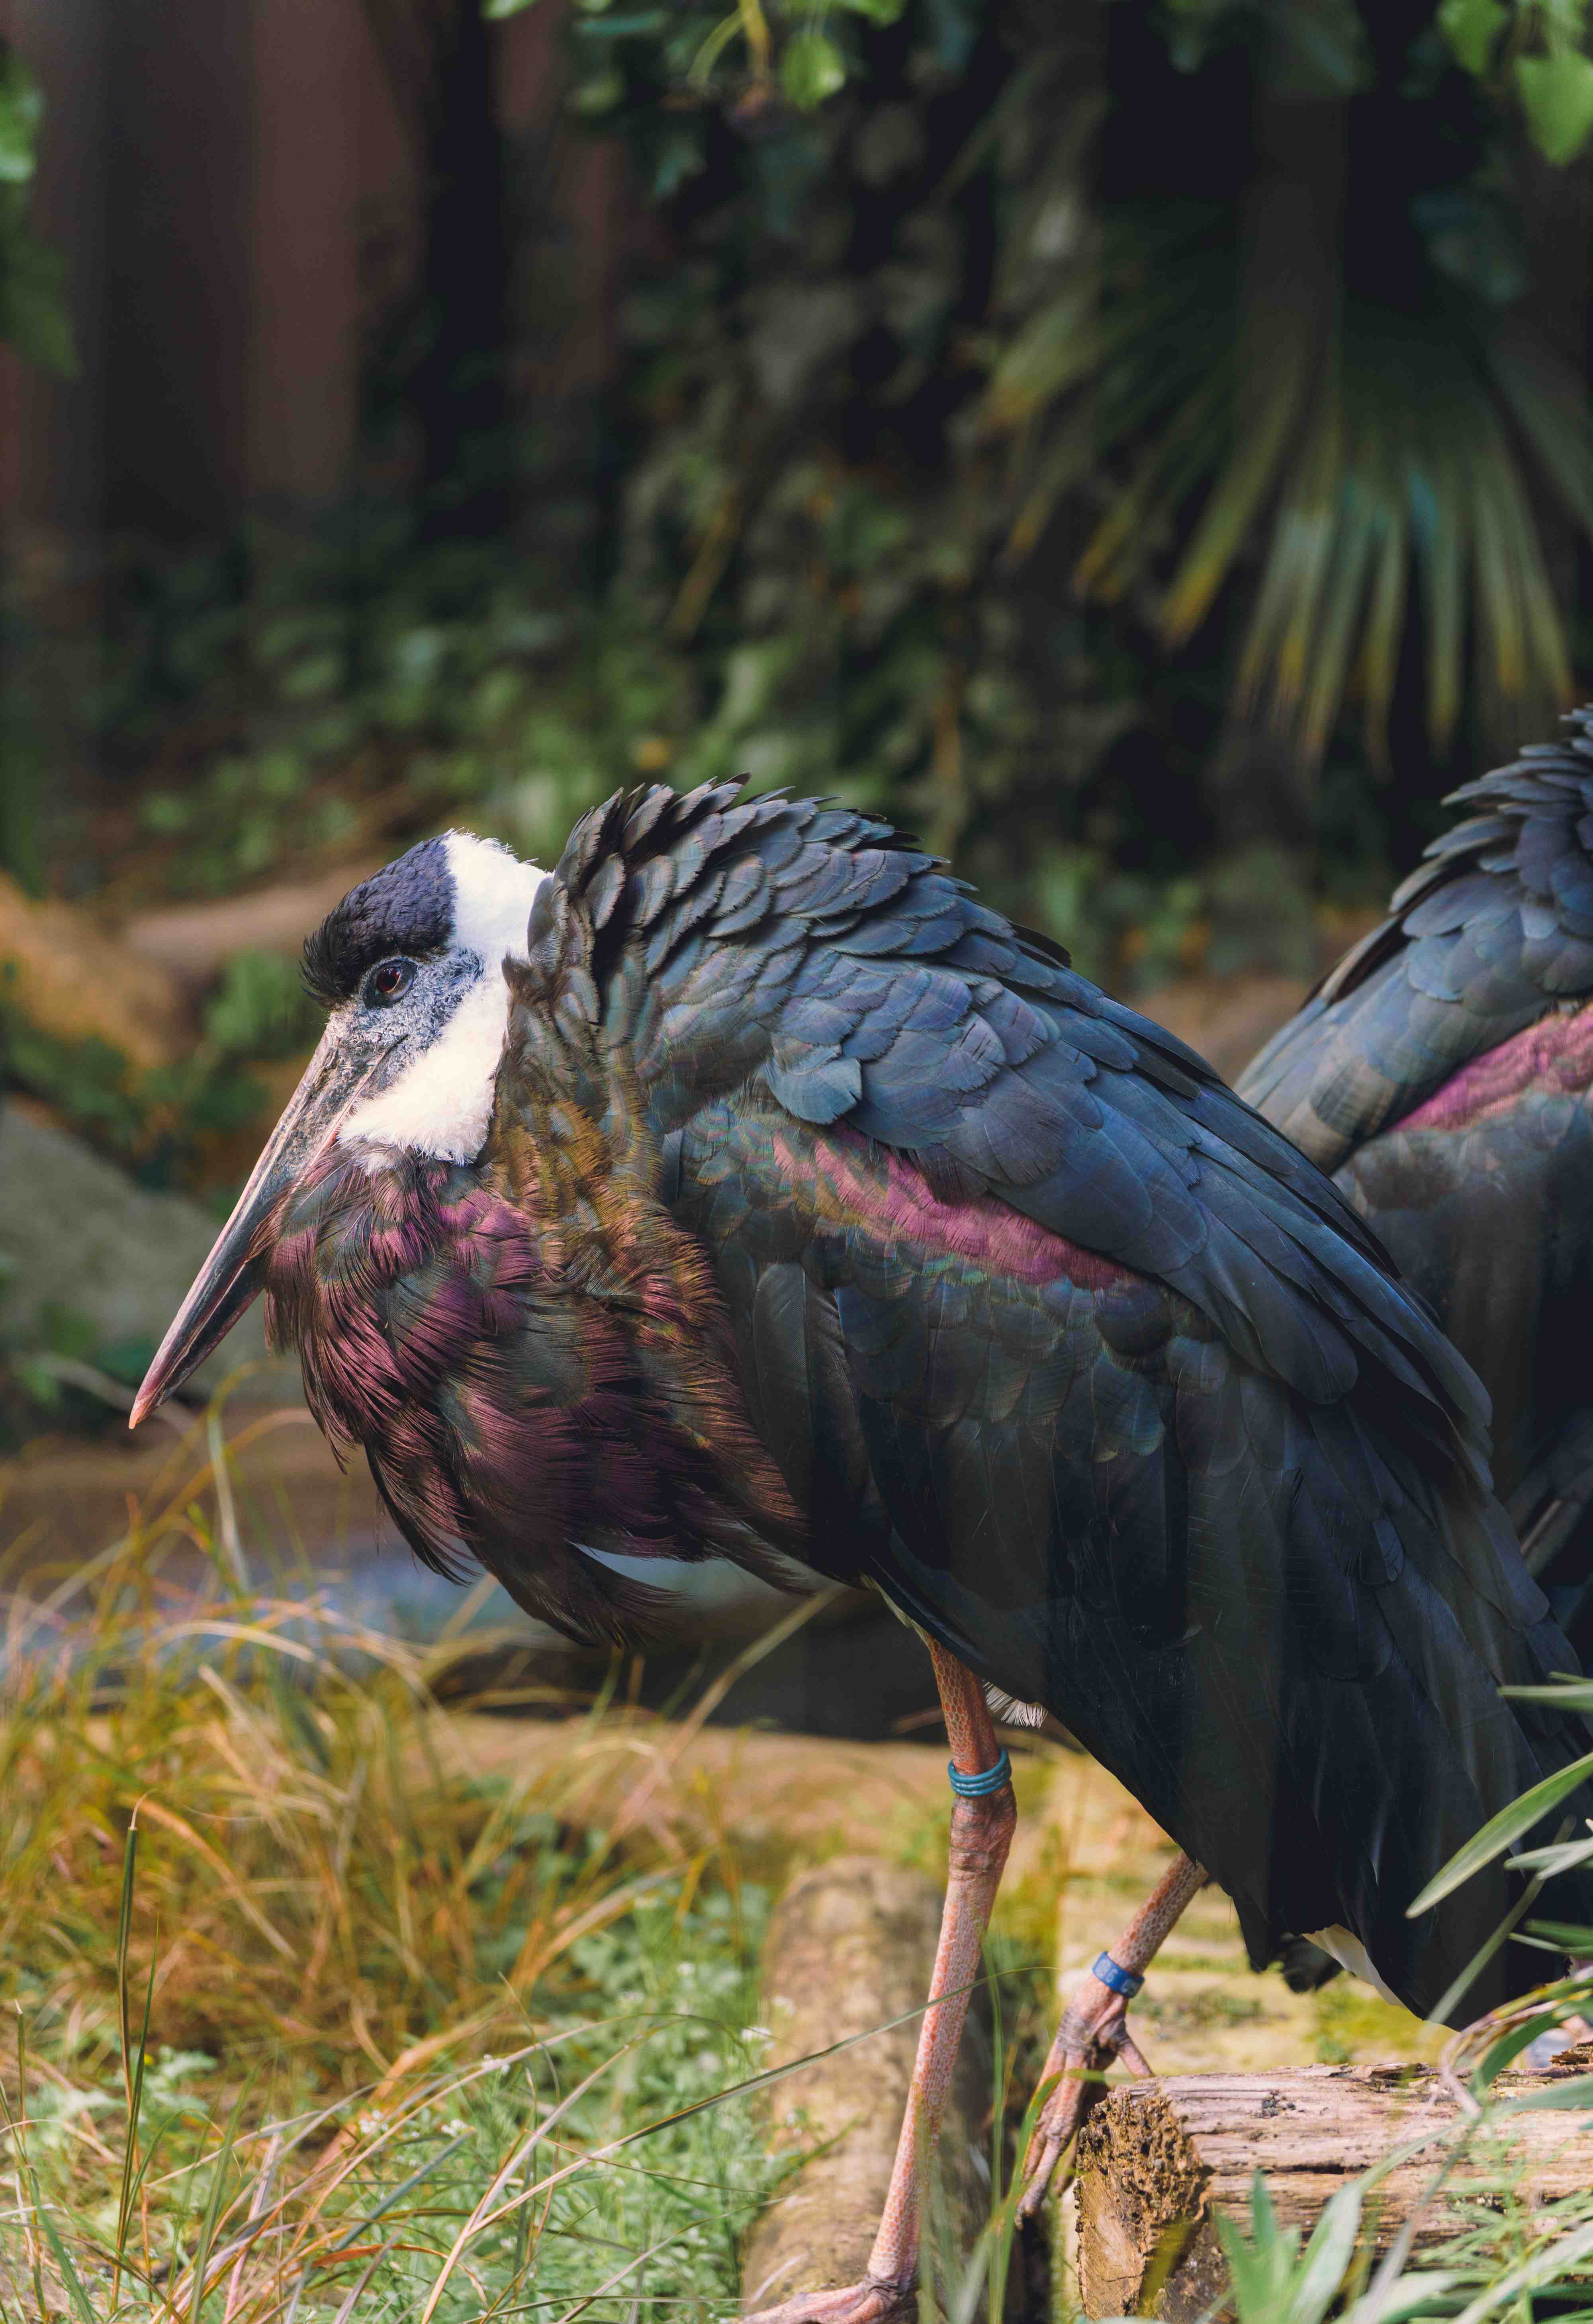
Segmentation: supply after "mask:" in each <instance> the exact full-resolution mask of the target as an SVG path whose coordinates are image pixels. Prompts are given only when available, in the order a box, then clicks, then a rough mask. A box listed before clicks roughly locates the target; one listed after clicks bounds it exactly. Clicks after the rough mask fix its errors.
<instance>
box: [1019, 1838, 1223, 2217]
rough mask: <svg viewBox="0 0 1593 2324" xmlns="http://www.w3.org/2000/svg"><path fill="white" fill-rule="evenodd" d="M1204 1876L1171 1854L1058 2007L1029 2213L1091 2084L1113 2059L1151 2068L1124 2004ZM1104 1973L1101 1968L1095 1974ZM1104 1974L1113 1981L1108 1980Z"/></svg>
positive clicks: (1024, 2210) (1028, 2190)
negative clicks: (1111, 1941)
mask: <svg viewBox="0 0 1593 2324" xmlns="http://www.w3.org/2000/svg"><path fill="white" fill-rule="evenodd" d="M1207 1877H1208V1876H1207V1874H1206V1873H1205V1872H1204V1871H1203V1870H1202V1867H1201V1866H1200V1865H1198V1864H1196V1863H1195V1862H1194V1861H1193V1859H1192V1858H1190V1857H1187V1856H1182V1855H1181V1856H1178V1857H1175V1858H1174V1861H1173V1863H1172V1865H1171V1866H1170V1867H1169V1868H1168V1869H1167V1871H1166V1872H1165V1873H1164V1874H1163V1876H1162V1877H1161V1878H1160V1880H1158V1881H1157V1883H1156V1886H1155V1887H1154V1888H1153V1889H1152V1890H1151V1893H1150V1895H1148V1896H1147V1897H1146V1901H1145V1903H1144V1904H1142V1905H1141V1906H1140V1908H1139V1910H1138V1912H1137V1913H1136V1914H1135V1915H1134V1918H1133V1919H1132V1920H1131V1921H1130V1922H1129V1923H1128V1927H1127V1928H1126V1929H1125V1930H1124V1932H1123V1933H1122V1935H1121V1936H1120V1937H1119V1939H1118V1941H1117V1943H1116V1944H1115V1945H1114V1946H1113V1947H1112V1949H1111V1950H1110V1953H1102V1954H1101V1955H1100V1959H1099V1960H1097V1961H1096V1964H1095V1968H1094V1969H1091V1971H1090V1973H1089V1975H1088V1976H1087V1977H1086V1978H1084V1979H1083V1981H1082V1984H1081V1985H1080V1986H1079V1987H1078V1988H1077V1989H1076V1991H1075V1992H1074V1994H1073V1999H1072V2000H1071V2001H1070V2002H1069V2003H1068V2006H1067V2007H1066V2009H1065V2010H1064V2012H1063V2018H1062V2023H1061V2024H1060V2025H1059V2026H1058V2027H1057V2029H1056V2039H1055V2041H1054V2042H1053V2043H1052V2044H1051V2054H1050V2056H1049V2057H1048V2058H1047V2059H1046V2061H1045V2067H1044V2070H1043V2071H1042V2073H1041V2076H1040V2079H1041V2080H1042V2082H1046V2081H1049V2080H1050V2079H1051V2077H1052V2076H1053V2075H1054V2074H1055V2075H1059V2076H1060V2077H1061V2079H1060V2080H1059V2081H1058V2082H1057V2085H1056V2088H1055V2089H1054V2090H1053V2091H1052V2093H1051V2096H1050V2097H1049V2098H1047V2099H1046V2101H1045V2107H1044V2108H1043V2110H1042V2112H1041V2115H1040V2119H1039V2122H1038V2123H1037V2124H1036V2128H1035V2135H1034V2138H1033V2141H1032V2142H1031V2144H1030V2146H1029V2152H1028V2158H1027V2163H1026V2166H1025V2167H1026V2170H1027V2180H1026V2182H1025V2185H1024V2190H1023V2195H1022V2198H1021V2199H1020V2200H1019V2203H1018V2207H1017V2216H1018V2218H1020V2219H1028V2218H1033V2217H1034V2215H1035V2213H1036V2211H1037V2210H1038V2209H1039V2207H1040V2203H1041V2199H1042V2198H1043V2197H1044V2195H1045V2190H1046V2188H1047V2186H1048V2185H1049V2184H1050V2181H1051V2174H1052V2172H1054V2170H1055V2168H1056V2164H1057V2161H1058V2159H1059V2157H1060V2156H1061V2154H1062V2153H1063V2152H1064V2148H1065V2147H1066V2146H1067V2144H1068V2143H1069V2141H1070V2140H1071V2139H1072V2138H1073V2135H1074V2134H1075V2133H1076V2132H1077V2130H1078V2127H1079V2125H1080V2123H1081V2122H1082V2120H1083V2118H1084V2114H1085V2110H1086V2107H1088V2105H1089V2101H1090V2097H1091V2092H1092V2090H1095V2089H1099V2088H1100V2076H1101V2075H1102V2074H1103V2073H1104V2072H1105V2071H1106V2070H1107V2068H1108V2067H1109V2066H1110V2064H1111V2063H1112V2061H1114V2059H1121V2060H1122V2061H1123V2062H1124V2063H1125V2064H1126V2065H1127V2066H1128V2068H1129V2070H1131V2071H1132V2072H1133V2073H1135V2074H1142V2075H1143V2074H1148V2073H1149V2072H1150V2067H1149V2066H1148V2065H1147V2064H1146V2061H1145V2059H1144V2057H1143V2055H1142V2054H1141V2052H1140V2051H1139V2048H1138V2046H1137V2043H1135V2040H1134V2037H1133V2035H1132V2034H1131V2033H1129V2031H1128V2004H1129V2002H1130V2001H1131V2000H1132V1999H1133V1997H1134V1996H1135V1994H1137V1992H1138V1990H1139V1987H1140V1983H1141V1981H1142V1979H1143V1978H1144V1976H1145V1972H1146V1969H1148V1968H1149V1967H1150V1964H1151V1962H1152V1961H1153V1960H1155V1958H1156V1954H1157V1952H1158V1951H1159V1950H1161V1947H1162V1944H1163V1942H1164V1941H1165V1939H1166V1938H1167V1937H1168V1936H1169V1935H1170V1934H1171V1933H1172V1931H1173V1929H1174V1926H1175V1924H1176V1923H1177V1922H1178V1921H1179V1920H1180V1919H1181V1918H1182V1916H1183V1912H1184V1909H1185V1907H1186V1906H1187V1905H1188V1904H1189V1902H1190V1899H1191V1898H1192V1896H1194V1895H1196V1893H1197V1892H1198V1891H1199V1890H1200V1889H1202V1888H1203V1887H1204V1886H1205V1885H1206V1880H1207ZM1098 1972H1104V1974H1098ZM1108 1979H1116V1980H1119V1981H1118V1982H1112V1983H1109V1982H1107V1980H1108Z"/></svg>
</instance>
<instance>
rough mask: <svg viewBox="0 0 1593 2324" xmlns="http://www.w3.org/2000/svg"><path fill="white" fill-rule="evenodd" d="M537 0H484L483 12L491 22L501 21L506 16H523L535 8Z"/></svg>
mask: <svg viewBox="0 0 1593 2324" xmlns="http://www.w3.org/2000/svg"><path fill="white" fill-rule="evenodd" d="M536 5H537V0H482V9H481V12H482V14H483V16H484V17H485V18H486V20H487V22H488V23H489V24H497V23H502V20H503V18H504V17H505V16H523V15H524V14H525V12H526V10H527V9H528V8H534V7H535V6H536Z"/></svg>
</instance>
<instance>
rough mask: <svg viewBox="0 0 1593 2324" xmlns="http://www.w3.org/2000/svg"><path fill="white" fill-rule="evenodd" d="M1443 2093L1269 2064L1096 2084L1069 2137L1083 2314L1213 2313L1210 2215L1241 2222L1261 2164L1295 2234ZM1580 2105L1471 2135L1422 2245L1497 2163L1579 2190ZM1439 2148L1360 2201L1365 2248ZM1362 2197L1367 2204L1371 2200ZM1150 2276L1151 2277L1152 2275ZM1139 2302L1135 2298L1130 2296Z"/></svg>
mask: <svg viewBox="0 0 1593 2324" xmlns="http://www.w3.org/2000/svg"><path fill="white" fill-rule="evenodd" d="M1588 2062H1589V2061H1588V2059H1587V2057H1586V2055H1583V2056H1582V2057H1580V2058H1579V2060H1578V2061H1577V2062H1576V2063H1574V2064H1572V2063H1568V2064H1567V2065H1564V2066H1554V2067H1551V2068H1550V2070H1548V2071H1547V2072H1546V2073H1541V2074H1525V2073H1522V2074H1506V2075H1504V2076H1502V2077H1501V2078H1500V2082H1499V2085H1498V2087H1499V2089H1500V2091H1501V2094H1503V2095H1507V2096H1509V2097H1512V2098H1516V2097H1521V2096H1524V2094H1525V2093H1526V2092H1527V2091H1529V2090H1533V2089H1543V2088H1545V2087H1546V2086H1549V2085H1552V2084H1553V2083H1555V2082H1561V2081H1565V2080H1569V2079H1570V2075H1571V2074H1572V2073H1573V2072H1575V2071H1576V2070H1577V2069H1578V2065H1580V2066H1582V2067H1583V2068H1585V2067H1586V2065H1587V2063H1588ZM1455 2118H1456V2107H1455V2105H1454V2101H1453V2099H1452V2098H1451V2097H1450V2094H1449V2092H1448V2091H1447V2089H1445V2087H1444V2085H1443V2084H1442V2082H1441V2080H1439V2078H1438V2076H1437V2075H1436V2074H1434V2073H1431V2072H1427V2071H1424V2070H1421V2069H1419V2068H1411V2067H1404V2066H1364V2067H1362V2066H1305V2067H1302V2068H1299V2069H1296V2070H1292V2071H1286V2072H1281V2073H1278V2074H1275V2075H1266V2074H1190V2075H1179V2076H1174V2077H1170V2078H1169V2079H1168V2080H1165V2081H1150V2082H1137V2083H1133V2084H1131V2085H1128V2086H1127V2087H1119V2088H1117V2089H1112V2090H1110V2091H1109V2092H1108V2094H1107V2096H1106V2097H1105V2098H1103V2099H1102V2100H1101V2102H1100V2105H1099V2106H1098V2107H1096V2108H1095V2110H1094V2111H1093V2113H1092V2114H1091V2116H1090V2117H1089V2119H1088V2121H1087V2122H1086V2124H1085V2126H1084V2128H1083V2131H1082V2134H1081V2136H1080V2140H1079V2167H1078V2236H1079V2246H1078V2272H1079V2289H1080V2296H1081V2299H1082V2303H1083V2309H1084V2313H1085V2315H1086V2316H1096V2317H1106V2316H1128V2315H1149V2316H1160V2317H1164V2318H1166V2319H1170V2324H1193V2319H1196V2318H1199V2317H1204V2316H1206V2315H1209V2314H1211V2313H1212V2312H1213V2304H1214V2303H1215V2302H1216V2301H1220V2298H1221V2295H1222V2292H1223V2287H1224V2284H1225V2282H1226V2280H1227V2271H1226V2269H1225V2268H1224V2266H1223V2263H1222V2254H1221V2246H1220V2242H1219V2240H1218V2236H1217V2232H1216V2227H1215V2224H1214V2223H1215V2221H1216V2220H1217V2219H1219V2218H1231V2219H1235V2220H1238V2221H1240V2222H1241V2223H1244V2224H1246V2225H1247V2226H1248V2214H1249V2208H1250V2185H1251V2181H1252V2180H1253V2178H1254V2176H1255V2174H1256V2172H1257V2171H1260V2172H1265V2174H1266V2183H1267V2188H1268V2190H1269V2192H1270V2194H1271V2196H1272V2200H1273V2204H1274V2206H1275V2209H1276V2212H1277V2216H1278V2218H1279V2221H1280V2223H1281V2224H1282V2225H1284V2226H1285V2227H1288V2226H1297V2227H1300V2228H1301V2230H1302V2231H1303V2235H1309V2234H1310V2231H1311V2229H1312V2227H1313V2226H1314V2224H1315V2222H1316V2220H1317V2219H1318V2218H1319V2217H1320V2216H1321V2211H1322V2209H1323V2207H1324V2205H1325V2204H1326V2203H1327V2202H1328V2200H1329V2199H1330V2198H1331V2196H1332V2195H1334V2194H1335V2193H1336V2192H1337V2191H1338V2190H1339V2189H1340V2187H1342V2186H1343V2185H1344V2183H1345V2181H1347V2180H1349V2179H1350V2178H1352V2177H1353V2176H1354V2175H1355V2174H1356V2173H1357V2172H1361V2171H1365V2170H1367V2169H1368V2168H1369V2167H1370V2166H1371V2165H1372V2164H1373V2163H1377V2161H1378V2160H1379V2159H1380V2158H1381V2157H1382V2156H1383V2155H1385V2154H1386V2153H1388V2152H1389V2151H1390V2149H1391V2148H1394V2147H1396V2146H1398V2145H1400V2144H1403V2143H1404V2142H1406V2141H1409V2140H1413V2139H1417V2138H1420V2137H1422V2136H1423V2134H1424V2133H1425V2132H1427V2131H1429V2130H1433V2131H1437V2130H1441V2129H1442V2128H1444V2127H1445V2126H1448V2125H1449V2124H1450V2123H1452V2122H1453V2121H1454V2120H1455ZM1449 2151H1450V2148H1449V2145H1448V2144H1447V2143H1446V2144H1440V2143H1438V2142H1436V2141H1435V2142H1434V2144H1432V2146H1431V2147H1430V2148H1429V2149H1427V2150H1426V2151H1424V2152H1423V2153H1421V2154H1418V2155H1416V2156H1415V2157H1413V2160H1411V2161H1410V2162H1409V2163H1405V2164H1404V2165H1402V2167H1401V2168H1400V2169H1398V2170H1397V2171H1395V2172H1392V2173H1391V2175H1390V2176H1389V2177H1388V2178H1387V2179H1386V2180H1384V2181H1382V2182H1381V2184H1380V2185H1379V2187H1378V2188H1377V2190H1376V2194H1375V2196H1374V2197H1373V2198H1371V2199H1368V2204H1367V2226H1369V2228H1370V2231H1371V2234H1372V2236H1373V2238H1374V2240H1375V2243H1376V2246H1377V2248H1378V2249H1382V2248H1385V2247H1386V2246H1387V2245H1388V2243H1389V2242H1390V2241H1391V2240H1392V2239H1393V2237H1394V2236H1395V2235H1396V2234H1397V2233H1398V2231H1399V2230H1400V2228H1401V2227H1403V2226H1404V2223H1405V2221H1406V2220H1407V2219H1408V2218H1410V2216H1411V2214H1412V2212H1413V2210H1414V2209H1417V2207H1418V2206H1419V2205H1420V2204H1421V2202H1422V2199H1423V2196H1424V2194H1425V2193H1426V2191H1427V2190H1428V2188H1429V2186H1430V2185H1431V2183H1432V2176H1433V2172H1434V2170H1435V2168H1436V2166H1437V2164H1438V2163H1439V2161H1440V2160H1441V2157H1442V2156H1443V2155H1444V2154H1445V2153H1447V2152H1449ZM1502 2169H1503V2170H1505V2171H1506V2172H1511V2173H1515V2172H1521V2173H1523V2174H1524V2191H1525V2192H1527V2193H1529V2194H1530V2195H1531V2196H1532V2197H1533V2199H1535V2200H1537V2201H1540V2202H1541V2201H1544V2200H1548V2199H1552V2198H1554V2197H1556V2196H1561V2195H1570V2194H1573V2193H1576V2192H1579V2191H1580V2190H1584V2189H1585V2188H1586V2186H1587V2184H1588V2169H1589V2146H1588V2114H1586V2113H1552V2112H1550V2113H1542V2114H1527V2115H1520V2116H1515V2117H1513V2118H1512V2119H1510V2120H1509V2121H1508V2122H1506V2123H1505V2124H1502V2125H1501V2126H1500V2127H1499V2128H1498V2129H1497V2130H1496V2131H1484V2132H1481V2133H1479V2134H1478V2137H1477V2138H1476V2140H1475V2142H1474V2143H1473V2144H1472V2146H1471V2149H1470V2151H1469V2153H1468V2154H1466V2155H1465V2156H1464V2157H1463V2158H1462V2159H1461V2161H1460V2162H1459V2163H1458V2164H1457V2166H1456V2168H1455V2169H1454V2171H1453V2172H1451V2174H1450V2179H1449V2181H1448V2182H1447V2183H1446V2186H1445V2188H1444V2190H1443V2193H1442V2195H1441V2197H1440V2198H1439V2199H1435V2200H1434V2201H1432V2203H1431V2205H1430V2206H1429V2207H1428V2208H1427V2209H1424V2210H1423V2212H1422V2214H1421V2216H1420V2218H1418V2220H1417V2224H1416V2228H1415V2236H1414V2242H1413V2251H1414V2253H1415V2254H1417V2255H1420V2254H1421V2253H1422V2252H1423V2251H1424V2250H1430V2249H1431V2248H1432V2246H1433V2245H1435V2244H1439V2243H1441V2242H1443V2241H1444V2240H1445V2239H1446V2238H1447V2237H1449V2236H1453V2235H1456V2234H1458V2233H1459V2232H1460V2228H1461V2225H1462V2222H1461V2220H1460V2218H1459V2215H1458V2213H1457V2210H1456V2209H1455V2205H1456V2204H1457V2202H1459V2201H1460V2200H1462V2199H1465V2197H1466V2196H1467V2193H1468V2190H1469V2191H1470V2194H1471V2198H1472V2199H1473V2201H1475V2199H1476V2196H1477V2193H1478V2181H1481V2180H1484V2179H1491V2180H1494V2181H1496V2180H1497V2178H1498V2176H1499V2174H1500V2172H1501V2170H1502ZM1374 2205H1375V2210H1374ZM1158 2284H1159V2287H1160V2288H1159V2289H1157V2286H1158ZM1142 2303H1143V2304H1142Z"/></svg>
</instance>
